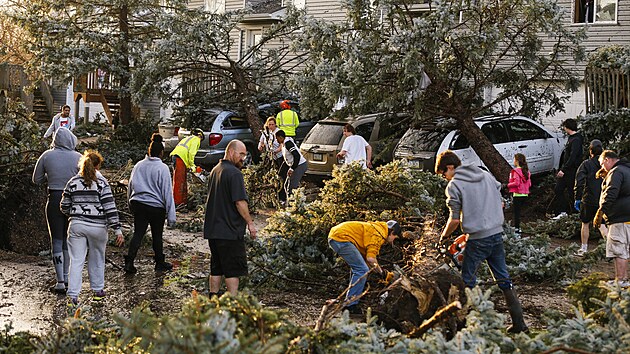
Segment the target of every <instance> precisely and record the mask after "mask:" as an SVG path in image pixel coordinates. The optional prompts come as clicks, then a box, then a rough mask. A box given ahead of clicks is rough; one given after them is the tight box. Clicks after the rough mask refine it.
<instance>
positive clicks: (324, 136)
mask: <svg viewBox="0 0 630 354" xmlns="http://www.w3.org/2000/svg"><path fill="white" fill-rule="evenodd" d="M342 135H343V124H326V123H317V124H315V126H314V127H313V129H311V131H310V132H309V133H308V136H307V137H306V139H305V140H304V142H303V143H302V144H314V145H335V146H337V145H338V144H339V142H340V141H341V136H342Z"/></svg>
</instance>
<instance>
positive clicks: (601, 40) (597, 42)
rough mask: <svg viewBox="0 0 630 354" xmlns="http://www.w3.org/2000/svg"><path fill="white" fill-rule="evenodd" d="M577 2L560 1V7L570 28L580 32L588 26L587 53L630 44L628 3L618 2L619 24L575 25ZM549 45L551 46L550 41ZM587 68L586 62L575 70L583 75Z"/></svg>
mask: <svg viewBox="0 0 630 354" xmlns="http://www.w3.org/2000/svg"><path fill="white" fill-rule="evenodd" d="M574 2H575V0H558V5H559V6H561V7H562V8H563V9H565V11H566V12H567V16H566V18H565V22H566V25H567V26H568V27H569V28H572V29H575V30H578V29H582V28H584V26H587V27H586V28H587V30H586V31H587V35H588V37H587V38H586V40H585V41H584V42H583V43H582V44H583V45H584V47H585V50H586V53H587V54H589V53H592V52H594V51H596V50H597V48H600V47H605V46H609V45H614V44H617V45H628V44H629V43H630V5H629V4H628V3H627V2H624V1H621V0H618V2H617V6H618V8H617V22H616V23H589V24H583V23H573V15H574V11H575V10H574ZM548 45H551V41H549V43H548ZM585 68H586V60H585V61H583V62H579V63H577V64H575V66H574V69H575V70H577V71H579V72H580V73H581V74H583V73H584V69H585Z"/></svg>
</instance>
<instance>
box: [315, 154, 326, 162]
mask: <svg viewBox="0 0 630 354" xmlns="http://www.w3.org/2000/svg"><path fill="white" fill-rule="evenodd" d="M313 161H324V155H322V154H317V153H315V154H313Z"/></svg>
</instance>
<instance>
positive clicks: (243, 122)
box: [223, 116, 249, 129]
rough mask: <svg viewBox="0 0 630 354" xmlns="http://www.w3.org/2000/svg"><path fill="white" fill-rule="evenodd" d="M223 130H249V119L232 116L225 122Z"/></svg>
mask: <svg viewBox="0 0 630 354" xmlns="http://www.w3.org/2000/svg"><path fill="white" fill-rule="evenodd" d="M223 128H233V129H237V128H249V124H247V119H245V118H244V117H239V116H231V117H228V118H226V119H225V120H224V121H223Z"/></svg>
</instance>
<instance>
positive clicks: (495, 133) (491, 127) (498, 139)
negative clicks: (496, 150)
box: [481, 122, 510, 144]
mask: <svg viewBox="0 0 630 354" xmlns="http://www.w3.org/2000/svg"><path fill="white" fill-rule="evenodd" d="M481 131H482V132H483V134H484V135H485V136H487V137H488V140H490V142H491V143H492V144H502V143H507V142H508V141H510V139H509V137H508V133H507V130H505V126H504V125H503V123H502V122H492V123H487V124H484V125H483V126H482V127H481Z"/></svg>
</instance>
